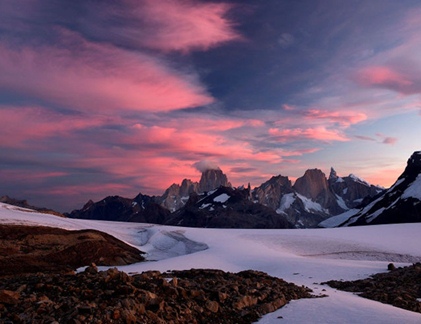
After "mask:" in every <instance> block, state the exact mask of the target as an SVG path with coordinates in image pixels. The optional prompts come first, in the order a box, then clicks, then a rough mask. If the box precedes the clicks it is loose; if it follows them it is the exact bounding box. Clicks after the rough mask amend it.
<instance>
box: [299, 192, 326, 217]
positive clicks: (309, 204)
mask: <svg viewBox="0 0 421 324" xmlns="http://www.w3.org/2000/svg"><path fill="white" fill-rule="evenodd" d="M297 197H298V198H299V199H300V200H301V201H302V202H303V203H304V208H305V210H306V211H308V212H312V211H318V212H324V213H327V210H326V209H324V208H323V207H322V206H321V205H320V204H319V203H316V202H315V201H313V200H311V199H310V198H307V197H305V196H303V195H300V194H297Z"/></svg>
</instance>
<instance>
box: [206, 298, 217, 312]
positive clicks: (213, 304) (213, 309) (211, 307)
mask: <svg viewBox="0 0 421 324" xmlns="http://www.w3.org/2000/svg"><path fill="white" fill-rule="evenodd" d="M206 308H207V309H208V310H210V311H211V312H212V313H217V312H218V310H219V304H218V303H217V302H216V301H212V300H208V301H206Z"/></svg>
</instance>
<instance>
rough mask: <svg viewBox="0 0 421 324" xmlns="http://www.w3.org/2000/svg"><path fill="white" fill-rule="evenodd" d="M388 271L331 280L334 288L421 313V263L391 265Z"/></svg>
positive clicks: (328, 283) (330, 284)
mask: <svg viewBox="0 0 421 324" xmlns="http://www.w3.org/2000/svg"><path fill="white" fill-rule="evenodd" d="M389 269H390V270H391V271H390V272H388V273H378V274H375V275H373V276H371V277H370V278H367V279H361V280H356V281H337V280H331V281H327V282H325V283H324V284H327V285H329V286H331V287H333V288H337V289H340V290H344V291H349V292H354V293H356V294H358V295H359V296H361V297H365V298H369V299H372V300H376V301H379V302H382V303H385V304H391V305H393V306H396V307H400V308H403V309H407V310H410V311H414V312H418V313H421V263H415V264H413V265H412V266H409V267H404V268H397V269H395V268H394V266H393V264H390V265H389Z"/></svg>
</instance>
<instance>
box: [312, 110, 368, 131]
mask: <svg viewBox="0 0 421 324" xmlns="http://www.w3.org/2000/svg"><path fill="white" fill-rule="evenodd" d="M305 116H306V118H308V119H310V120H312V119H322V120H328V121H330V122H333V123H336V124H339V125H341V126H344V127H348V126H350V125H353V124H357V123H360V122H362V121H364V120H366V119H367V115H366V114H365V113H361V112H352V111H328V110H320V109H310V110H308V111H307V112H306V113H305Z"/></svg>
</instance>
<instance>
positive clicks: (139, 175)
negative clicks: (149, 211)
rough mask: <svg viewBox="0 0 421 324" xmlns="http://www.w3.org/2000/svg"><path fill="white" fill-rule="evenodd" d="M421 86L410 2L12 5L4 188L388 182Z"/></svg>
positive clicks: (189, 0)
mask: <svg viewBox="0 0 421 324" xmlns="http://www.w3.org/2000/svg"><path fill="white" fill-rule="evenodd" d="M420 95H421V4H420V2H419V1H417V0H401V1H395V0H370V1H359V0H345V1H335V0H325V1H319V0H299V1H289V0H264V1H258V0H254V1H251V0H250V1H244V0H241V1H240V0H233V1H229V2H226V1H217V0H214V1H197V0H120V1H111V0H110V1H107V0H101V1H100V0H90V1H84V0H83V1H82V0H73V1H61V0H3V1H1V2H0V138H1V141H0V195H9V196H11V197H15V198H19V199H27V200H28V201H29V202H30V203H32V204H33V205H37V206H45V207H50V208H53V209H56V210H59V211H71V210H72V209H76V208H81V207H82V206H83V204H84V203H85V202H87V201H88V200H89V199H92V200H94V201H96V200H100V199H102V198H104V197H106V196H109V195H121V196H124V197H135V196H136V195H137V194H138V193H139V192H141V193H143V194H148V195H161V194H162V193H163V192H164V190H165V189H166V188H168V187H169V186H170V185H171V184H172V183H181V181H182V179H184V178H188V179H191V180H193V181H198V180H199V178H200V171H199V170H198V168H197V166H198V165H201V166H203V165H207V164H209V165H213V166H218V167H219V168H221V169H222V170H223V172H224V173H225V174H226V175H227V176H228V179H229V181H230V182H231V183H232V184H233V185H234V186H239V185H243V184H247V183H249V182H250V183H251V185H252V187H254V186H258V185H260V184H261V183H263V182H265V181H267V180H268V179H269V178H270V177H271V176H274V175H278V174H282V175H284V176H288V177H289V178H290V179H291V180H295V179H296V178H298V177H300V176H302V175H303V174H304V172H305V170H307V169H312V168H318V169H321V170H322V171H323V172H324V173H325V174H326V175H327V176H328V175H329V171H330V167H334V168H335V170H336V171H337V173H338V175H340V176H346V175H348V174H350V173H353V174H356V175H357V176H359V177H361V178H363V179H365V180H366V181H368V182H370V183H373V184H378V185H381V186H384V187H386V188H387V187H390V186H391V185H392V184H393V183H394V181H395V180H396V178H397V177H398V176H399V175H400V174H401V173H402V171H403V169H404V168H405V166H406V161H407V159H408V158H409V156H410V155H411V154H412V152H414V151H416V150H420V149H421V148H420V144H421V142H420V139H421V127H420V123H421V96H420Z"/></svg>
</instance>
